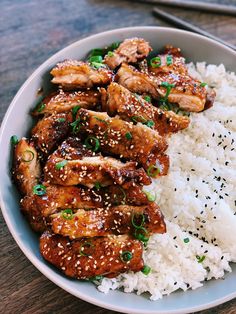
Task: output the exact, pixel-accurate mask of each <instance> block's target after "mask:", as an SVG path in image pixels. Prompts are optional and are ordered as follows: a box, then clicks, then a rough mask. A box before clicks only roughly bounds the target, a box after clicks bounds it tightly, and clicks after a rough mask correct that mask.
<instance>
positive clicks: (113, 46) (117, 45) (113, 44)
mask: <svg viewBox="0 0 236 314" xmlns="http://www.w3.org/2000/svg"><path fill="white" fill-rule="evenodd" d="M119 46H120V42H119V41H117V42H114V43H112V44H111V50H115V49H117V48H118V47H119Z"/></svg>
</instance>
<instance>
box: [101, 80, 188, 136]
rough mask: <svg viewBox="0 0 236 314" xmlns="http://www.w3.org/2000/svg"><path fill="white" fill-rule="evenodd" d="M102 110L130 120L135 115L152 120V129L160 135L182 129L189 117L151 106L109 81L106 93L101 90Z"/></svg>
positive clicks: (186, 125) (145, 119)
mask: <svg viewBox="0 0 236 314" xmlns="http://www.w3.org/2000/svg"><path fill="white" fill-rule="evenodd" d="M104 93H105V95H104V96H103V98H105V99H104V101H103V106H102V108H103V110H104V111H107V112H108V114H109V115H111V116H115V115H116V114H118V115H119V117H120V118H121V119H123V120H126V121H130V120H132V119H133V118H135V117H141V119H142V120H143V121H152V122H153V129H155V130H156V131H158V133H159V134H160V135H166V134H169V133H173V132H178V131H179V130H183V129H185V128H187V127H188V125H189V122H190V120H189V118H188V117H186V116H180V115H177V114H175V113H174V112H173V111H166V110H162V109H160V108H157V107H155V106H153V105H152V104H151V103H150V102H148V101H147V100H145V98H143V97H142V96H139V95H137V94H133V93H131V92H130V91H129V90H128V89H126V88H125V87H123V86H121V85H119V84H117V83H111V84H110V85H109V86H108V88H107V93H106V92H105V90H103V94H104Z"/></svg>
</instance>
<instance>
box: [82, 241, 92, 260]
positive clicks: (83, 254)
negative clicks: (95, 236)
mask: <svg viewBox="0 0 236 314" xmlns="http://www.w3.org/2000/svg"><path fill="white" fill-rule="evenodd" d="M93 247H94V245H93V244H92V243H91V242H88V241H87V242H84V243H83V244H82V245H81V246H80V251H79V253H80V255H82V256H91V255H92V253H89V252H85V249H86V248H88V250H89V249H91V248H93Z"/></svg>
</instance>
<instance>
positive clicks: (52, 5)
mask: <svg viewBox="0 0 236 314" xmlns="http://www.w3.org/2000/svg"><path fill="white" fill-rule="evenodd" d="M218 2H222V3H228V4H235V0H231V1H224V0H221V1H219V0H218ZM151 8H152V7H151V6H150V5H148V4H141V3H138V4H134V1H133V3H130V2H129V1H115V0H114V1H109V0H87V1H86V0H77V1H76V0H57V1H49V0H42V1H38V0H21V1H17V0H2V1H1V24H0V29H1V38H0V41H1V42H0V47H1V49H0V61H1V67H0V71H1V85H0V86H1V90H0V97H1V102H0V121H1V120H2V118H3V116H4V113H5V111H6V109H7V107H8V105H9V104H10V102H11V100H12V98H13V96H14V95H15V93H16V92H17V90H18V89H19V87H20V86H21V85H22V83H23V82H24V81H25V80H26V78H27V77H28V76H29V75H30V74H31V73H32V71H33V70H34V69H36V68H37V67H38V66H39V65H40V64H41V63H42V62H43V61H45V60H46V59H47V58H48V57H49V56H51V55H52V54H54V53H55V52H56V51H58V50H59V49H61V48H63V47H65V46H67V45H68V44H70V43H72V42H74V41H76V40H79V39H81V38H83V37H86V36H87V35H90V34H94V33H98V32H101V31H105V30H109V29H112V28H118V27H125V26H137V25H167V24H166V23H163V22H162V21H160V20H158V19H156V18H155V17H153V16H152V14H151ZM166 10H167V11H169V12H172V13H174V14H176V15H178V16H180V17H183V18H185V19H187V20H189V21H192V22H193V23H195V24H196V25H198V26H201V27H202V28H204V29H205V30H207V31H209V32H212V33H213V34H215V35H217V36H220V37H222V38H223V39H224V40H226V41H229V42H231V43H233V44H234V45H236V36H235V34H236V18H233V17H227V16H220V15H211V14H203V13H199V12H193V11H182V10H179V9H166ZM0 224H1V225H0V265H1V266H0V270H1V274H0V313H4V314H7V313H9V314H18V313H22V314H23V313H24V314H26V313H29V314H31V313H50V314H51V313H83V314H89V313H94V312H96V313H98V314H108V313H109V314H111V313H114V312H112V311H109V310H105V309H101V308H98V307H96V306H93V305H90V304H88V303H86V302H83V301H81V300H79V299H77V298H75V297H73V296H71V295H70V294H68V293H67V292H65V291H63V290H62V289H60V288H58V287H57V286H56V285H54V284H53V283H52V282H50V281H49V280H48V279H47V278H46V277H44V276H43V275H42V274H41V273H40V272H39V271H38V270H37V269H36V268H35V267H34V266H33V265H32V264H31V263H30V262H29V261H28V260H27V259H26V257H25V256H24V254H23V253H22V252H21V250H20V249H19V248H18V246H17V245H16V243H15V241H14V240H13V238H12V236H11V235H10V233H9V231H8V229H7V226H6V224H5V222H4V220H3V218H2V216H0ZM201 313H202V314H203V313H204V314H207V313H208V314H209V313H215V314H230V313H231V314H233V313H236V300H234V301H231V302H228V303H226V304H224V305H221V306H218V307H217V308H215V309H213V310H207V311H203V312H201Z"/></svg>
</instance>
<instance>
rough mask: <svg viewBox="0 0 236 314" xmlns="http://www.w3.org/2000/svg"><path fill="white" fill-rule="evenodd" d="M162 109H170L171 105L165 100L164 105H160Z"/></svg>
mask: <svg viewBox="0 0 236 314" xmlns="http://www.w3.org/2000/svg"><path fill="white" fill-rule="evenodd" d="M159 108H160V109H162V110H167V111H168V110H170V106H169V104H168V103H167V102H164V103H163V104H162V105H160V106H159Z"/></svg>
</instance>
